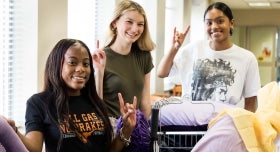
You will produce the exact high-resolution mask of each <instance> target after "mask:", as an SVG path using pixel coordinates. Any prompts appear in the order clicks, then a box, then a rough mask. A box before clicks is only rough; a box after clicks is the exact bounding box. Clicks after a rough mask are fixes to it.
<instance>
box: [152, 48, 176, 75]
mask: <svg viewBox="0 0 280 152" xmlns="http://www.w3.org/2000/svg"><path fill="white" fill-rule="evenodd" d="M177 51H178V49H175V48H174V47H171V49H170V51H169V52H168V53H167V54H166V55H164V56H163V58H162V59H161V61H160V63H159V65H158V69H157V76H158V77H160V78H165V77H167V76H168V75H169V72H170V69H171V67H172V65H173V60H174V57H175V55H176V54H177Z"/></svg>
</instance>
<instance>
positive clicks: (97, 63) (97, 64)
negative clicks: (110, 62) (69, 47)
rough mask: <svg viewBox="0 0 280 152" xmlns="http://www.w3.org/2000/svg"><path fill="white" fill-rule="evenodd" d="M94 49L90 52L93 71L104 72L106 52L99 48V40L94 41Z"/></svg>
mask: <svg viewBox="0 0 280 152" xmlns="http://www.w3.org/2000/svg"><path fill="white" fill-rule="evenodd" d="M96 48H97V49H96V50H95V51H94V52H93V54H92V62H93V68H94V70H95V72H97V71H99V72H102V73H104V70H105V66H106V54H105V52H104V51H103V50H102V49H99V41H98V40H97V42H96Z"/></svg>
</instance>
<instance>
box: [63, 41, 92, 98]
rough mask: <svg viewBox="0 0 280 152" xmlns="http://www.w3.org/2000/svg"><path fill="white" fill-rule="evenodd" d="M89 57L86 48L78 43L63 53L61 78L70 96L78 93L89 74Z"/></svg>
mask: <svg viewBox="0 0 280 152" xmlns="http://www.w3.org/2000/svg"><path fill="white" fill-rule="evenodd" d="M90 72H91V70H90V59H89V55H88V52H87V50H86V49H85V48H84V47H82V46H81V44H80V43H75V44H74V45H73V46H71V47H70V48H69V49H68V50H67V51H66V53H65V55H64V61H63V66H62V72H61V73H62V79H63V80H64V82H65V84H66V85H67V87H68V88H67V92H68V95H70V96H78V95H80V90H81V89H82V88H83V87H84V86H85V84H86V82H87V81H88V79H89V76H90Z"/></svg>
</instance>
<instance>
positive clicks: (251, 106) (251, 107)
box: [244, 96, 257, 112]
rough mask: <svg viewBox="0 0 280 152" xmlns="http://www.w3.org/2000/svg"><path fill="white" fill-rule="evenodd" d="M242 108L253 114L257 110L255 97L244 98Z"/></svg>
mask: <svg viewBox="0 0 280 152" xmlns="http://www.w3.org/2000/svg"><path fill="white" fill-rule="evenodd" d="M244 108H245V109H246V110H248V111H251V112H255V111H256V109H257V97H256V96H253V97H249V98H245V107H244Z"/></svg>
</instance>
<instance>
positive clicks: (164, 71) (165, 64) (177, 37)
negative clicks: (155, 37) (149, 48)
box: [157, 26, 190, 78]
mask: <svg viewBox="0 0 280 152" xmlns="http://www.w3.org/2000/svg"><path fill="white" fill-rule="evenodd" d="M189 29H190V26H187V27H186V29H185V31H184V32H183V33H180V32H178V31H177V30H176V27H175V28H174V35H173V39H172V45H171V48H170V51H169V52H168V53H167V54H166V55H164V56H163V58H162V59H161V61H160V63H159V65H158V69H157V76H158V77H160V78H164V77H167V76H168V74H169V72H170V69H171V67H172V65H173V60H174V57H175V55H176V54H177V52H178V49H179V48H180V47H181V44H182V43H183V42H184V40H185V37H186V35H187V33H188V32H189Z"/></svg>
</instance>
